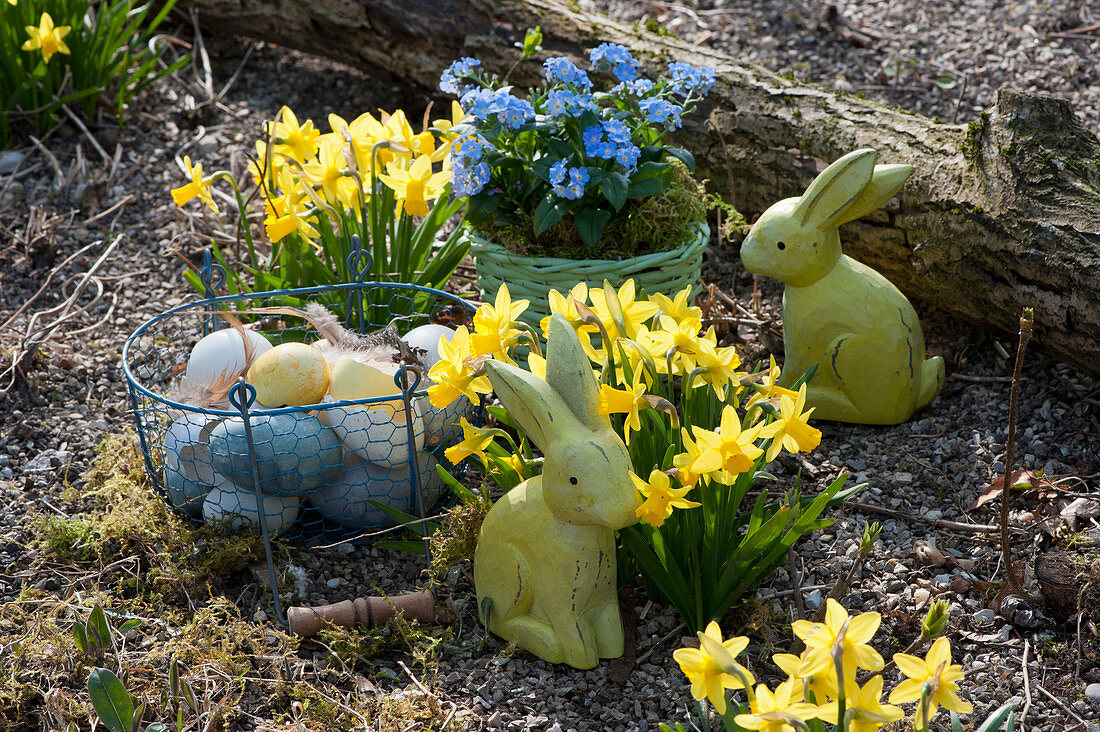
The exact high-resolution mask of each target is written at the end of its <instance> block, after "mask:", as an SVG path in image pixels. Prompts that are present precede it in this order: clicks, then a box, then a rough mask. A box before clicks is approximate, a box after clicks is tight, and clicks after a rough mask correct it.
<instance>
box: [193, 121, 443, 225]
mask: <svg viewBox="0 0 1100 732" xmlns="http://www.w3.org/2000/svg"><path fill="white" fill-rule="evenodd" d="M464 118H465V115H464V114H463V112H462V110H461V108H460V107H459V105H458V103H457V102H455V103H453V104H452V108H451V116H450V118H448V119H439V120H435V121H434V122H432V123H431V124H430V125H429V124H428V123H427V119H425V124H424V126H423V128H422V129H421V131H419V132H417V131H415V130H414V129H413V127H412V124H411V123H410V122H409V120H408V118H407V117H406V116H405V113H404V112H403V111H401V110H397V111H395V112H394V113H392V114H388V113H385V112H383V113H381V114H380V115H379V116H378V117H375V116H374V115H372V114H369V113H367V114H362V115H360V116H359V117H356V118H355V119H353V120H351V121H350V122H348V121H346V120H344V119H343V118H341V117H339V116H338V115H335V114H332V115H329V119H328V123H329V127H330V131H329V132H325V133H322V132H321V130H319V129H317V127H316V126H315V125H314V123H313V121H312V120H305V121H299V120H298V118H297V116H296V115H295V114H294V112H293V111H292V110H291V109H289V108H288V107H283V108H282V109H281V110H280V111H279V114H278V115H277V117H276V119H275V120H274V121H273V122H269V123H268V124H267V125H266V126H265V133H266V134H265V137H264V139H262V140H259V141H258V142H257V143H256V161H255V162H253V163H252V164H251V165H250V166H249V171H250V173H251V174H252V178H253V181H254V182H255V183H256V185H258V186H259V187H260V190H261V192H262V193H263V198H264V210H265V214H266V216H265V219H264V229H265V231H266V233H267V236H268V238H269V239H270V241H272V242H278V241H280V240H282V239H283V238H285V237H287V236H289V235H291V234H294V233H297V234H299V235H301V236H302V237H304V238H305V239H307V240H309V241H314V242H315V241H316V240H317V239H318V237H319V236H320V232H319V231H318V228H317V227H318V226H319V225H320V223H319V214H320V213H322V212H324V213H326V214H329V216H328V218H329V219H330V220H332V221H339V220H340V218H341V215H344V216H354V217H356V218H357V219H359V220H360V221H361V220H362V219H363V218H364V217H365V216H367V215H368V202H369V200H370V198H371V197H372V196H377V195H380V189H378V188H377V187H376V186H375V182H376V181H380V182H381V183H382V184H383V185H384V186H385V187H386V188H388V189H389V190H390V191H392V195H393V207H394V215H395V216H401V215H407V216H417V217H424V216H427V215H428V212H429V210H430V206H431V204H432V202H433V201H435V200H436V199H438V198H441V197H442V198H446V197H448V196H449V194H450V188H449V184H450V179H451V171H450V164H451V150H452V142H453V140H454V138H455V134H453V133H452V132H451V129H452V128H453V127H455V125H458V124H460V123H461V122H462V121H463V119H464ZM185 168H186V172H187V173H188V175H189V176H190V177H191V182H190V183H188V184H187V185H184V186H182V187H180V188H176V189H174V190H173V191H172V197H173V199H174V200H175V201H176V203H177V204H178V205H180V206H182V205H184V204H186V203H187V202H188V201H190V200H191V199H193V198H199V199H200V200H202V201H203V202H204V203H206V204H207V206H209V207H210V208H211V209H212V210H214V211H215V212H217V210H218V209H217V206H216V205H215V203H214V200H213V198H212V196H211V195H210V186H211V183H213V182H214V180H216V179H217V176H216V175H214V176H208V177H205V178H204V177H203V176H202V165H201V164H196V165H192V164H191V161H190V159H186V160H185Z"/></svg>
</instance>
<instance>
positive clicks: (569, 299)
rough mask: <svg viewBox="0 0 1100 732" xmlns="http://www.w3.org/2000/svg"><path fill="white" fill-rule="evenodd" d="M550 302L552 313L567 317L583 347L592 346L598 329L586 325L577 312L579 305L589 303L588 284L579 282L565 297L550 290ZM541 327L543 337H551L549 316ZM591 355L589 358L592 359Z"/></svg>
mask: <svg viewBox="0 0 1100 732" xmlns="http://www.w3.org/2000/svg"><path fill="white" fill-rule="evenodd" d="M548 299H549V301H550V312H551V313H561V314H562V315H564V316H565V319H566V320H568V321H569V325H571V326H573V330H575V331H576V332H577V335H578V336H580V339H581V345H584V344H585V343H586V342H587V343H588V345H589V346H591V337H590V335H591V333H592V332H593V331H594V330H596V327H595V326H593V325H589V324H588V323H585V322H584V321H583V320H582V319H581V316H580V313H578V312H577V304H576V303H578V302H579V303H581V304H582V305H583V304H584V303H586V302H588V284H587V283H585V282H579V283H577V284H576V285H574V286H573V288H572V289H571V290H569V292H568V293H567V294H565V295H563V294H561V293H560V292H558V291H557V290H550V293H549V295H548ZM574 301H576V302H574ZM539 327H540V328H542V333H543V335H544V336H545V335H549V333H550V316H549V315H547V316H546V317H545V318H543V319H542V320H541V321H539ZM591 355H592V354H591V353H590V354H589V356H590V357H591Z"/></svg>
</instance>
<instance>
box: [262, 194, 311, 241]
mask: <svg viewBox="0 0 1100 732" xmlns="http://www.w3.org/2000/svg"><path fill="white" fill-rule="evenodd" d="M308 202H309V197H308V196H306V195H305V194H304V193H303V192H302V191H298V190H291V191H289V192H288V193H286V194H285V195H282V196H275V197H273V198H266V199H264V208H265V209H266V210H267V218H266V219H264V230H265V231H266V232H267V238H268V239H270V240H271V242H272V243H275V242H277V241H280V240H282V239H284V238H286V237H287V236H289V235H291V234H293V233H294V232H295V231H297V232H298V233H299V234H301V235H302V236H303V237H304V238H306V239H308V240H310V241H314V240H316V239H317V238H318V237H319V236H320V235H321V234H320V233H319V232H318V231H317V229H314V228H313V225H312V224H313V223H315V222H316V221H317V217H316V215H314V214H312V213H311V207H310V206H309V205H308Z"/></svg>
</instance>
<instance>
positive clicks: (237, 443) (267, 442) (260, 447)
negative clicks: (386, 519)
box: [210, 412, 344, 495]
mask: <svg viewBox="0 0 1100 732" xmlns="http://www.w3.org/2000/svg"><path fill="white" fill-rule="evenodd" d="M250 422H251V425H252V441H253V444H254V446H255V453H256V466H257V468H258V472H259V479H260V490H261V491H262V492H263V493H264V494H265V495H278V494H299V495H300V494H303V493H308V492H309V491H312V490H315V489H317V488H319V487H320V486H321V485H322V484H324V483H327V482H330V481H332V480H333V479H334V478H335V477H336V476H337V475H339V473H340V467H341V464H342V462H343V459H344V451H343V448H342V447H341V446H340V438H339V437H337V436H336V433H335V432H333V431H332V430H331V429H330V428H328V427H326V426H325V425H324V424H322V423H321V420H319V419H317V417H315V416H314V415H312V414H309V413H307V412H293V413H288V414H262V415H257V416H253V417H252V418H251V419H250ZM210 462H211V464H212V465H213V467H214V470H215V471H216V472H218V473H220V474H221V475H224V476H226V477H227V478H229V480H231V481H232V482H233V485H235V486H236V487H238V488H240V489H242V490H251V489H252V467H251V464H250V462H249V459H248V441H247V439H246V437H245V430H244V420H242V419H241V418H240V417H233V418H230V419H227V420H225V421H224V422H222V423H221V424H219V425H218V426H217V427H215V428H214V429H213V430H212V431H211V432H210Z"/></svg>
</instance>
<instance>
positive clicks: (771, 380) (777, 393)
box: [745, 356, 798, 418]
mask: <svg viewBox="0 0 1100 732" xmlns="http://www.w3.org/2000/svg"><path fill="white" fill-rule="evenodd" d="M768 363H769V366H768V370H767V371H762V372H760V373H759V374H754V377H753V378H754V381H755V380H758V381H759V383H758V384H754V389H753V391H754V393H753V395H752V396H750V397H749V401H748V403H746V404H745V413H746V414H748V415H749V416H750V418H752V415H753V413H754V412H759V407H756V408H755V409H754V406H755V405H756V404H757V402H762V401H764V400H765V399H778V398H779V397H781V396H783V395H784V394H786V395H787V396H789V397H790V398H791V399H794V398H795V397H797V396H798V393H797V392H795V391H792V390H791V389H787V388H784V387H782V386H779V385H778V384H776V383H775V382H776V381H777V380H778V379H779V375H780V374H781V373H782V370H781V369H780V368H779V366H777V365H776V363H775V356H768Z"/></svg>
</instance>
